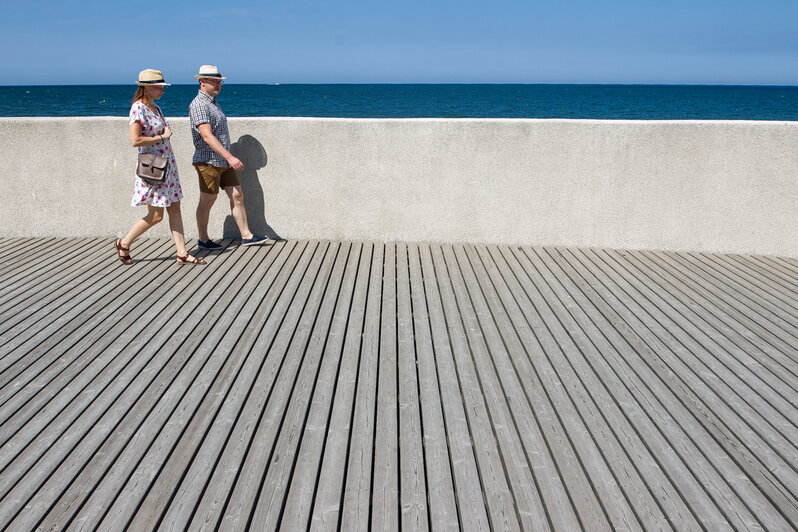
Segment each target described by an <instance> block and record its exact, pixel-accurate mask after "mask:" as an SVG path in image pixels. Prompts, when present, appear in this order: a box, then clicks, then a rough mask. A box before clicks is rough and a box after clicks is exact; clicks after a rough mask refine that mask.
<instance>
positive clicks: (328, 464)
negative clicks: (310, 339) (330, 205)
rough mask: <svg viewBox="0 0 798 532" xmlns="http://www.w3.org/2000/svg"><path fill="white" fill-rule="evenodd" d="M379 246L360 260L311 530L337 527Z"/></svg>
mask: <svg viewBox="0 0 798 532" xmlns="http://www.w3.org/2000/svg"><path fill="white" fill-rule="evenodd" d="M374 251H375V246H374V245H372V244H365V245H363V248H362V250H361V254H360V259H359V262H358V272H357V280H356V281H355V291H354V296H353V299H352V304H351V306H350V316H349V321H348V323H347V327H346V339H345V341H344V349H343V352H342V354H341V367H340V369H339V371H338V379H337V382H336V386H335V393H334V397H333V401H332V410H331V413H330V418H329V422H328V424H327V429H326V431H325V432H326V439H325V441H324V450H323V458H322V463H321V469H320V471H319V476H318V479H317V481H316V494H315V499H314V501H313V515H312V518H311V523H310V529H311V530H337V529H338V528H339V527H338V524H339V521H340V519H341V501H342V500H343V490H344V483H345V475H346V459H347V451H348V449H349V439H350V434H351V432H352V410H353V403H354V397H355V393H356V386H357V375H358V368H359V366H360V353H361V349H360V346H361V342H362V334H363V326H364V323H365V319H366V317H365V316H366V306H367V301H368V299H369V289H370V288H371V271H372V269H373V268H372V264H373V262H374V259H373V256H374Z"/></svg>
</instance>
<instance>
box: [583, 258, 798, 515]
mask: <svg viewBox="0 0 798 532" xmlns="http://www.w3.org/2000/svg"><path fill="white" fill-rule="evenodd" d="M588 254H589V256H590V257H591V260H592V261H593V262H594V263H597V264H598V265H599V266H600V267H602V270H603V271H605V272H606V273H610V274H611V275H613V274H615V275H619V274H617V273H616V272H615V271H614V269H609V268H607V265H606V264H605V263H604V260H603V256H604V253H603V252H602V251H598V250H590V251H589V252H588ZM607 260H611V259H609V258H608V259H607ZM612 264H613V265H614V266H615V267H617V268H619V270H620V271H621V272H623V273H624V274H626V275H622V276H621V277H623V278H624V280H625V281H626V282H629V283H631V286H632V290H633V293H634V294H635V295H634V297H640V298H645V302H644V303H643V304H644V305H645V311H644V312H643V313H644V314H645V313H651V314H652V316H654V318H655V319H656V320H657V322H658V323H662V324H664V326H665V330H666V331H667V335H672V336H670V338H668V336H665V338H666V339H665V340H664V342H665V344H666V345H667V346H668V352H665V353H663V354H665V355H667V354H669V353H673V354H675V355H677V356H676V357H674V358H672V359H671V358H670V357H669V363H670V364H672V365H671V367H672V368H673V369H674V371H675V372H676V374H678V375H679V377H680V378H681V379H685V382H686V383H687V385H686V386H685V387H683V388H681V389H680V393H682V394H687V396H688V397H689V396H691V395H694V394H695V393H696V392H697V393H698V395H697V398H696V399H695V401H694V403H693V404H692V405H690V406H691V409H692V411H693V412H694V413H695V415H697V416H701V417H702V418H704V417H707V416H711V417H712V418H714V419H713V421H712V424H711V426H712V431H713V434H719V435H720V436H721V437H720V438H719V441H718V442H719V443H720V444H721V445H723V447H724V448H725V449H726V451H727V453H729V454H730V455H731V456H732V458H733V460H734V462H735V463H736V464H737V465H738V466H739V467H741V468H742V469H743V470H744V471H746V473H747V475H748V476H750V477H751V478H756V479H761V480H762V482H765V483H767V484H771V485H773V486H779V484H780V483H781V481H779V480H776V479H775V478H773V477H772V473H770V471H768V470H767V468H764V467H761V466H760V465H759V463H760V460H766V461H767V460H771V459H775V460H779V461H781V459H780V458H776V457H775V455H773V452H772V450H771V448H770V447H769V445H768V444H767V443H766V442H765V441H763V440H762V439H760V437H759V435H758V433H756V432H753V431H752V430H751V428H750V427H748V426H747V425H746V421H747V420H748V421H750V419H748V418H746V419H742V418H741V417H740V415H739V413H740V410H741V406H740V405H739V398H738V397H735V395H736V394H735V393H734V392H733V391H732V390H730V389H729V388H728V387H727V386H726V385H725V384H723V382H722V381H721V379H719V378H718V375H717V374H715V373H714V372H713V371H711V370H710V369H709V368H706V367H704V366H703V362H702V358H697V357H696V354H695V353H700V352H701V351H702V350H701V348H700V346H698V345H694V344H695V342H694V341H693V340H692V337H691V336H688V335H687V334H686V333H685V331H684V329H682V328H681V327H679V326H678V325H675V324H673V323H670V319H669V318H668V317H667V315H665V314H663V312H662V310H661V309H660V308H659V307H658V306H657V304H655V303H654V302H652V299H653V301H656V302H657V303H659V304H663V302H661V301H659V300H658V299H657V298H656V297H655V295H654V294H653V292H651V290H650V288H648V287H647V286H646V285H645V284H643V283H641V282H640V281H639V280H638V279H637V278H636V277H634V276H632V275H630V274H629V273H628V272H626V270H625V269H624V268H621V267H620V266H621V265H620V264H618V263H614V262H612ZM627 275H628V277H627ZM613 280H615V279H613ZM648 298H652V299H648ZM650 327H652V326H650ZM685 346H690V348H687V347H685ZM718 386H720V387H722V388H724V389H723V391H722V392H719V393H716V392H715V391H714V390H713V388H715V387H718ZM727 401H728V403H727ZM729 403H731V404H729ZM746 416H748V413H746ZM753 422H754V423H755V424H761V421H760V420H757V419H754V420H753ZM781 463H782V464H783V463H784V462H781ZM781 467H784V466H780V467H779V468H781ZM788 467H789V466H788ZM729 480H730V481H731V482H733V485H737V486H740V490H741V491H740V493H746V496H745V497H741V499H742V500H743V501H744V502H745V503H746V504H749V503H751V502H754V503H756V504H759V503H760V502H761V504H762V505H763V506H762V507H763V508H769V507H770V506H769V504H768V503H767V502H766V501H761V500H756V499H755V496H758V494H756V493H755V492H754V493H753V494H750V493H749V492H750V484H749V481H748V477H743V478H734V477H730V479H729ZM773 496H776V497H779V498H781V497H783V493H782V494H781V495H779V493H778V489H777V490H776V491H774V492H773ZM751 512H752V513H753V514H754V515H755V516H756V517H757V518H759V517H760V513H761V514H762V515H765V516H768V518H769V517H770V516H769V515H768V513H767V510H765V511H763V512H758V511H756V510H754V509H752V510H751Z"/></svg>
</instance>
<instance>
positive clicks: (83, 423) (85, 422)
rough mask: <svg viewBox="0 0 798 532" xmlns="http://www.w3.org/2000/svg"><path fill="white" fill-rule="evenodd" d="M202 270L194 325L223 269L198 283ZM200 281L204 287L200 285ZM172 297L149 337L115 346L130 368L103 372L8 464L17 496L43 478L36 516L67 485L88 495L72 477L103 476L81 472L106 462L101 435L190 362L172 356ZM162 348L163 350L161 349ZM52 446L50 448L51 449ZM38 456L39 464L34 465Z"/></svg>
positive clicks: (179, 303) (175, 305)
mask: <svg viewBox="0 0 798 532" xmlns="http://www.w3.org/2000/svg"><path fill="white" fill-rule="evenodd" d="M205 271H206V270H205V269H198V270H197V271H196V274H197V275H198V276H200V282H199V284H200V286H203V288H205V287H206V286H207V288H205V290H200V291H199V300H198V303H196V305H197V306H196V312H195V313H194V316H195V318H197V320H198V319H199V317H200V316H201V315H202V313H203V312H204V311H207V310H209V309H211V308H212V307H213V303H214V300H213V299H212V298H209V299H207V300H205V299H204V298H205V296H208V295H209V294H210V295H211V296H213V294H214V293H215V292H219V291H220V290H221V289H220V288H219V287H216V286H215V285H214V279H215V278H217V280H218V278H220V277H222V276H224V275H225V274H226V271H225V270H224V269H219V270H216V271H215V272H213V270H211V269H209V270H207V272H208V274H209V275H211V277H210V279H204V276H202V273H203V272H205ZM212 272H213V273H212ZM202 281H206V282H208V283H209V284H208V285H203V283H202ZM211 287H213V289H211ZM175 295H176V296H177V297H175V298H174V299H172V300H168V301H164V302H163V304H164V305H166V309H165V310H164V311H163V312H162V313H157V314H155V316H156V318H155V319H153V321H152V322H151V325H150V327H149V328H148V329H147V330H148V332H149V334H144V335H136V336H133V337H132V339H131V338H129V337H125V338H124V339H122V340H121V341H120V342H119V344H117V347H115V349H120V350H121V349H128V350H130V352H133V353H134V354H136V355H137V356H135V357H133V359H132V361H131V362H132V363H130V364H127V365H124V366H123V367H122V368H119V367H114V368H113V369H110V370H109V371H107V372H104V373H106V374H107V376H106V378H110V379H112V380H106V381H105V382H98V383H97V385H96V387H92V388H89V389H87V390H85V391H84V392H82V393H81V396H80V398H79V400H78V401H73V402H72V403H71V404H70V405H69V407H68V410H67V411H66V412H65V414H62V415H60V416H59V417H58V418H57V419H56V422H55V423H51V424H49V425H48V426H47V428H46V431H45V432H42V433H41V434H39V436H38V437H37V438H36V440H34V441H33V443H32V444H31V445H29V446H28V447H27V448H26V449H25V451H24V453H23V454H22V455H21V456H20V457H17V458H16V459H15V460H14V462H13V464H12V465H13V466H14V467H15V468H18V469H19V470H20V471H21V472H27V476H26V481H25V483H24V486H17V487H18V488H20V489H21V490H22V491H23V492H24V491H27V490H30V489H31V488H35V487H36V486H38V485H39V484H40V483H41V482H42V481H43V480H44V479H46V482H45V483H44V484H43V485H42V487H41V488H40V489H39V490H38V492H37V493H36V494H35V495H36V497H35V499H34V500H37V501H40V503H39V504H37V505H36V510H37V511H46V510H47V509H48V508H49V503H44V502H41V501H49V500H52V498H54V497H58V495H60V494H61V493H62V492H63V491H64V489H65V488H66V487H67V486H70V487H75V488H76V489H77V490H85V491H89V490H90V489H91V486H92V484H91V482H84V481H80V480H77V479H75V475H78V474H79V473H81V472H84V473H83V474H84V476H85V475H92V474H103V473H104V471H103V470H99V469H89V470H85V469H84V467H85V464H86V463H87V462H88V461H89V460H90V459H92V457H94V458H99V459H104V458H107V455H104V454H103V453H99V454H98V452H97V449H98V448H99V447H100V446H101V445H102V444H103V442H104V441H105V439H106V438H107V435H108V434H109V433H111V432H112V431H113V430H114V429H115V427H117V426H118V425H119V423H120V421H121V419H122V417H123V416H124V414H125V413H126V412H128V411H130V410H131V408H132V407H133V406H134V403H135V402H136V399H138V400H139V401H140V402H141V403H144V402H146V400H147V399H151V398H153V397H155V398H156V399H157V397H159V395H158V394H157V393H151V394H149V395H146V394H145V395H142V394H143V391H144V390H146V389H147V388H148V387H149V386H150V385H151V384H152V385H153V386H155V387H158V386H163V384H161V383H168V382H170V381H171V379H172V376H173V375H174V374H175V373H177V371H178V370H179V369H181V368H182V367H183V365H184V363H185V361H186V360H187V359H188V358H189V357H190V355H191V353H190V352H187V351H186V350H183V351H179V352H177V353H176V352H175V348H176V347H177V346H179V344H180V342H181V341H182V340H177V341H176V340H175V338H174V336H173V333H174V331H175V330H176V329H177V328H178V327H179V326H180V325H181V324H182V323H183V320H179V319H175V317H174V315H175V311H176V310H178V309H180V308H183V307H184V305H185V304H186V301H185V300H180V298H179V296H178V295H177V294H175ZM189 301H190V299H189ZM190 308H195V307H193V306H192V307H190ZM153 335H154V338H153V337H152V336H153ZM178 338H182V337H178ZM168 344H173V347H171V348H170V347H168ZM164 345H167V347H166V348H164ZM173 355H174V356H173ZM142 368H143V371H142ZM120 370H121V373H120ZM156 378H157V379H156ZM153 381H154V384H153ZM151 389H152V388H151ZM109 408H110V409H109ZM141 408H142V409H143V408H144V407H141ZM124 428H125V429H126V430H135V426H124ZM67 429H69V430H67ZM53 441H55V442H56V443H55V444H52V443H51V442H53ZM78 443H80V447H77V448H76V445H78ZM40 456H41V457H42V459H41V460H39V457H40ZM65 457H66V459H65ZM30 460H33V461H36V460H38V462H36V468H35V470H31V466H32V464H33V462H32V461H30ZM8 471H9V469H6V470H5V472H4V473H6V474H7V473H8ZM54 472H55V473H54ZM6 474H4V475H3V477H4V479H8V478H9V477H8V476H6ZM26 497H27V495H25V494H24V493H20V494H19V495H18V498H17V500H22V499H24V498H26ZM81 501H82V498H79V500H77V501H75V500H72V501H70V502H71V503H75V504H78V505H79V504H80V503H81ZM14 503H15V501H14V500H13V499H9V498H8V497H7V498H6V499H4V500H3V501H2V503H0V506H2V508H3V512H5V508H6V507H5V504H9V505H10V506H12V507H13V506H14ZM33 514H34V512H28V513H26V514H24V517H25V518H27V519H32V518H33Z"/></svg>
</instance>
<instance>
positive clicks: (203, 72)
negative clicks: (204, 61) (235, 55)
mask: <svg viewBox="0 0 798 532" xmlns="http://www.w3.org/2000/svg"><path fill="white" fill-rule="evenodd" d="M194 77H195V78H197V79H202V78H214V79H227V78H225V77H224V76H222V75H221V74H219V69H218V68H216V65H202V66H201V67H200V69H199V74H197V75H196V76H194Z"/></svg>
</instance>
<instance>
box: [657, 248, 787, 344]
mask: <svg viewBox="0 0 798 532" xmlns="http://www.w3.org/2000/svg"><path fill="white" fill-rule="evenodd" d="M667 255H668V257H669V258H672V259H673V260H674V261H675V262H677V263H678V264H679V265H680V266H681V267H683V268H686V269H688V270H689V271H690V274H691V275H692V276H696V277H698V278H700V279H701V280H702V281H706V282H708V283H711V284H712V285H713V286H716V287H718V288H719V289H722V290H724V291H727V292H729V293H731V294H732V295H733V297H734V299H735V300H737V301H740V302H742V303H744V304H745V305H746V306H748V307H750V308H752V309H755V311H756V312H757V313H758V314H760V315H762V316H765V317H766V318H768V319H769V320H771V321H774V323H777V324H779V326H786V327H790V328H791V329H794V328H798V321H796V318H795V316H794V315H792V313H791V312H788V311H786V310H785V308H784V307H783V306H782V305H781V303H780V302H778V301H775V302H774V300H773V299H772V298H770V297H768V294H765V293H763V292H762V291H760V290H756V289H753V290H751V289H749V288H747V287H745V286H743V285H741V284H740V283H739V282H738V279H737V278H734V277H729V276H724V275H723V274H722V273H721V271H719V270H717V269H716V268H715V267H713V265H712V264H711V263H709V264H707V263H704V262H702V261H700V260H697V259H695V258H694V257H691V256H690V255H688V254H684V253H669V254H667ZM787 354H788V355H789V354H790V353H787ZM791 358H794V357H791Z"/></svg>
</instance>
